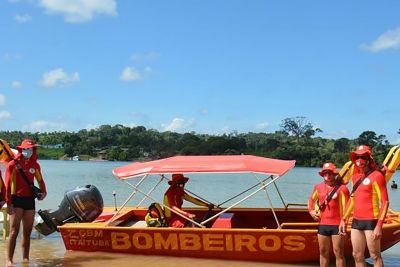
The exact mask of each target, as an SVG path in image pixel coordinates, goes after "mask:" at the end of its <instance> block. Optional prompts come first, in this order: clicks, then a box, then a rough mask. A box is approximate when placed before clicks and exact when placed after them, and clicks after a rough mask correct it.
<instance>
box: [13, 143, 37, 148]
mask: <svg viewBox="0 0 400 267" xmlns="http://www.w3.org/2000/svg"><path fill="white" fill-rule="evenodd" d="M37 146H38V145H37V144H34V145H29V146H26V145H23V146H17V149H28V148H34V147H37Z"/></svg>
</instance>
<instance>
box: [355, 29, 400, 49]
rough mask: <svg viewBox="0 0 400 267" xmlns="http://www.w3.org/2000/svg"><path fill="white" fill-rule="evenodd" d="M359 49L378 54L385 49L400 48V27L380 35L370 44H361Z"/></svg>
mask: <svg viewBox="0 0 400 267" xmlns="http://www.w3.org/2000/svg"><path fill="white" fill-rule="evenodd" d="M361 48H362V49H364V50H367V51H370V52H372V53H379V52H381V51H383V50H386V49H398V48H400V27H398V28H396V29H394V30H389V31H387V32H385V33H383V34H381V35H380V36H379V37H378V39H376V40H375V41H373V42H372V43H370V44H365V43H364V44H361Z"/></svg>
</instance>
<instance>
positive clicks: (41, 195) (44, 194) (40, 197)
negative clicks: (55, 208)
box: [38, 193, 47, 200]
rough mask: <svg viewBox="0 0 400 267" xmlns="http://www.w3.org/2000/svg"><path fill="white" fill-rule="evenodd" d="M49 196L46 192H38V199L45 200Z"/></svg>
mask: <svg viewBox="0 0 400 267" xmlns="http://www.w3.org/2000/svg"><path fill="white" fill-rule="evenodd" d="M46 196H47V194H46V193H39V194H38V200H43V199H44V198H45V197H46Z"/></svg>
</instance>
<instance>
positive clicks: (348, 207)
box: [339, 188, 354, 235]
mask: <svg viewBox="0 0 400 267" xmlns="http://www.w3.org/2000/svg"><path fill="white" fill-rule="evenodd" d="M346 189H347V188H346ZM346 191H347V196H348V195H349V190H348V189H347V190H346ZM345 194H346V193H345ZM344 198H345V199H346V202H343V203H342V204H341V205H343V216H342V220H341V221H340V224H339V233H340V234H342V235H345V234H346V224H347V220H348V219H349V217H350V215H351V212H352V211H353V209H354V197H353V196H350V197H347V198H346V197H344ZM341 211H342V209H341Z"/></svg>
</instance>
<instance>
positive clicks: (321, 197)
mask: <svg viewBox="0 0 400 267" xmlns="http://www.w3.org/2000/svg"><path fill="white" fill-rule="evenodd" d="M319 175H320V176H322V177H323V178H324V181H323V182H322V183H319V184H317V185H315V186H314V189H313V191H312V193H311V196H310V198H309V200H308V212H309V213H310V215H311V217H313V219H314V220H315V221H318V222H319V225H318V245H319V253H320V257H319V261H320V266H329V258H330V255H329V253H330V250H331V249H330V247H331V242H332V245H333V252H334V254H335V257H336V266H345V265H346V261H345V258H344V237H343V235H340V234H339V224H340V221H341V219H342V217H343V211H344V206H345V204H346V202H347V200H348V198H349V190H348V189H347V187H346V186H345V185H338V186H340V187H338V189H337V190H336V192H333V190H334V189H335V187H336V185H337V184H338V181H337V179H336V177H337V175H338V171H337V169H336V166H335V165H334V164H333V163H330V162H329V163H325V164H324V165H323V166H322V169H321V171H319ZM332 192H333V193H332ZM329 196H330V197H329Z"/></svg>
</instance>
